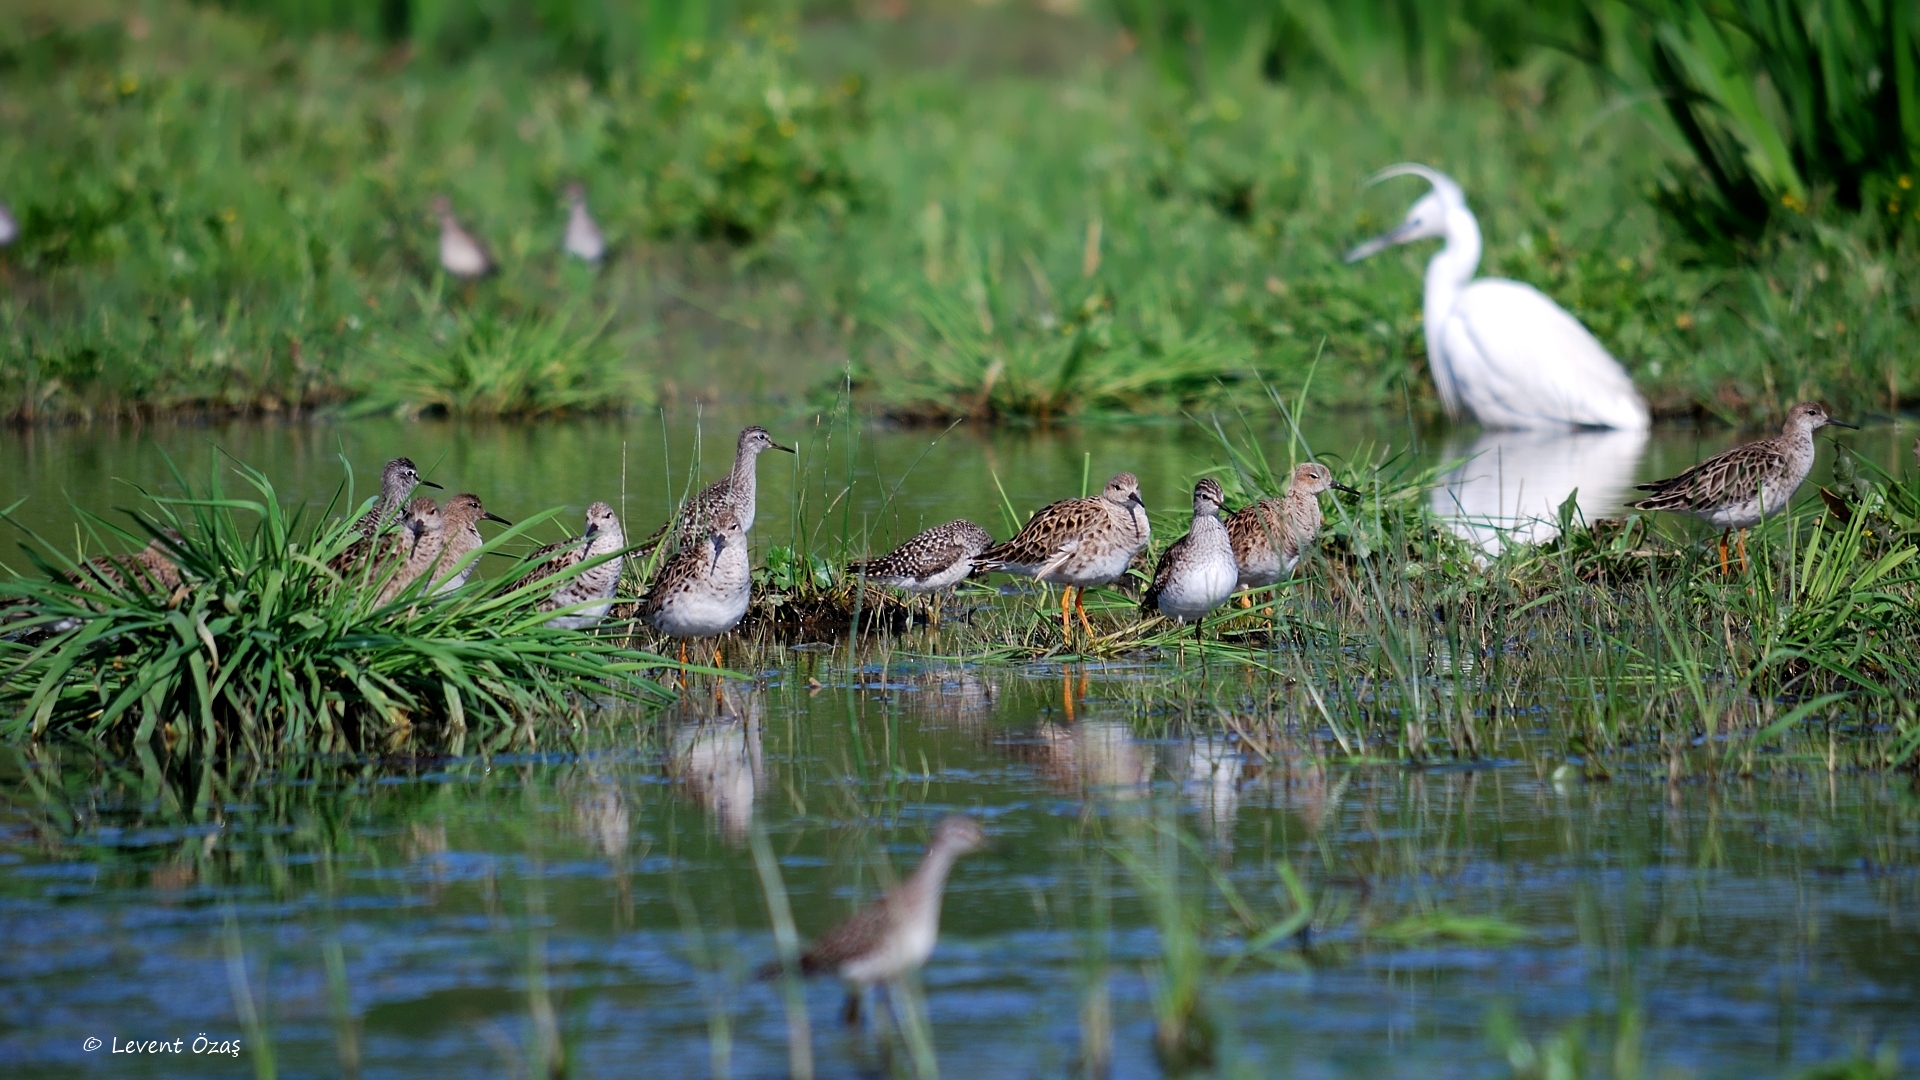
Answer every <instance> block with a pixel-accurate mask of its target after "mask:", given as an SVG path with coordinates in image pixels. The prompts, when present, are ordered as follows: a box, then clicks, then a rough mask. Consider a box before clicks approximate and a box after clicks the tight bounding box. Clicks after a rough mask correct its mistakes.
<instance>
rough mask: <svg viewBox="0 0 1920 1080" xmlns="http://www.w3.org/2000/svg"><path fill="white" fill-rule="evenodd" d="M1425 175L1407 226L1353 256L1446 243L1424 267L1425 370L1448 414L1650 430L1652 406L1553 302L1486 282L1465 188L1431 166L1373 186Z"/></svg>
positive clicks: (1397, 168)
mask: <svg viewBox="0 0 1920 1080" xmlns="http://www.w3.org/2000/svg"><path fill="white" fill-rule="evenodd" d="M1409 175H1411V176H1420V177H1424V178H1425V179H1426V180H1427V182H1428V183H1430V184H1432V185H1433V190H1432V191H1429V192H1428V193H1427V194H1425V195H1422V196H1421V197H1420V199H1419V201H1417V202H1415V203H1414V204H1413V208H1412V209H1410V210H1408V211H1407V216H1406V219H1405V220H1404V221H1402V222H1401V223H1400V225H1399V226H1398V227H1397V228H1395V229H1393V230H1391V231H1390V232H1387V233H1384V234H1382V235H1380V236H1377V237H1374V238H1373V239H1372V240H1369V241H1367V242H1366V243H1364V244H1361V245H1360V246H1359V247H1356V248H1354V249H1353V250H1352V251H1350V252H1348V253H1347V261H1348V262H1350V263H1351V262H1358V261H1359V260H1361V259H1364V258H1366V257H1367V256H1369V255H1372V254H1374V253H1375V252H1377V251H1382V250H1385V249H1386V248H1389V247H1392V246H1394V245H1396V244H1407V243H1412V242H1413V241H1416V240H1434V239H1443V240H1445V241H1446V244H1445V245H1444V246H1443V247H1441V249H1440V251H1439V253H1438V254H1436V255H1435V256H1434V257H1433V260H1432V261H1431V262H1429V263H1428V264H1427V286H1426V301H1425V304H1424V306H1423V311H1424V315H1425V321H1426V332H1427V364H1428V367H1429V368H1430V369H1431V370H1432V371H1433V383H1434V388H1435V389H1436V390H1438V391H1439V392H1440V402H1441V404H1442V405H1444V406H1445V407H1446V410H1447V415H1448V416H1450V417H1453V418H1455V419H1459V418H1460V416H1461V415H1462V414H1463V413H1464V414H1469V415H1471V416H1472V417H1473V418H1474V419H1475V420H1478V421H1479V422H1480V423H1481V424H1482V425H1483V426H1485V427H1489V428H1519V429H1535V428H1619V429H1626V430H1641V429H1644V428H1646V427H1647V424H1648V416H1647V403H1646V402H1645V401H1644V400H1642V398H1641V397H1640V395H1639V393H1637V392H1636V391H1635V390H1634V388H1633V380H1632V379H1630V378H1628V376H1627V373H1626V370H1625V369H1624V368H1622V367H1621V366H1620V362H1619V361H1617V360H1615V359H1614V358H1613V357H1612V355H1610V354H1609V353H1608V352H1607V350H1606V348H1605V347H1604V346H1602V345H1601V344H1600V342H1599V341H1597V340H1595V339H1594V336H1593V335H1592V334H1591V333H1589V332H1588V331H1587V328H1586V327H1584V326H1582V325H1580V321H1579V320H1578V319H1575V318H1574V317H1573V316H1572V315H1569V314H1567V312H1566V310H1565V309H1564V308H1562V307H1561V306H1560V305H1558V304H1556V303H1554V302H1553V301H1552V300H1550V299H1548V298H1547V296H1546V294H1544V293H1542V292H1541V291H1540V290H1538V289H1536V288H1534V287H1533V286H1531V285H1527V284H1525V283H1523V282H1518V281H1507V280H1504V279H1501V278H1481V279H1479V280H1478V281H1475V280H1474V278H1473V272H1474V270H1475V269H1477V268H1478V267H1479V265H1480V223H1479V222H1478V221H1477V220H1475V219H1474V216H1473V211H1471V210H1469V209H1467V198H1466V195H1465V193H1463V192H1462V191H1461V190H1460V185H1459V184H1456V183H1454V182H1453V181H1452V180H1451V179H1449V178H1448V177H1447V176H1445V175H1443V174H1441V173H1439V172H1437V171H1435V170H1433V169H1430V168H1428V167H1426V166H1425V165H1414V164H1404V165H1394V166H1390V167H1388V168H1386V169H1382V170H1381V171H1380V172H1378V173H1375V174H1374V176H1373V179H1372V180H1371V181H1369V183H1377V182H1379V181H1381V180H1385V179H1388V178H1389V177H1394V176H1409Z"/></svg>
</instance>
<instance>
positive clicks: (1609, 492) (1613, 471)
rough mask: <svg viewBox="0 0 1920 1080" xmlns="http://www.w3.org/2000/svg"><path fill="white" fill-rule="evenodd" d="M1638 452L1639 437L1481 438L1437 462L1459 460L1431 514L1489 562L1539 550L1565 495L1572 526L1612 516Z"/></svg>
mask: <svg viewBox="0 0 1920 1080" xmlns="http://www.w3.org/2000/svg"><path fill="white" fill-rule="evenodd" d="M1646 448H1647V433H1646V432H1645V431H1644V430H1625V431H1486V432H1482V433H1481V434H1480V437H1479V438H1477V439H1475V440H1474V441H1473V442H1472V444H1470V445H1467V446H1459V445H1457V444H1456V445H1453V446H1449V447H1448V448H1447V450H1446V452H1445V454H1444V455H1443V456H1444V457H1445V458H1447V459H1454V458H1464V459H1465V460H1464V461H1462V463H1461V464H1460V466H1459V467H1458V468H1455V469H1454V470H1453V471H1451V472H1449V473H1447V474H1446V475H1445V476H1444V477H1442V478H1441V481H1440V486H1438V487H1436V488H1434V490H1433V502H1432V507H1433V512H1434V514H1435V515H1437V516H1439V517H1440V518H1441V519H1443V520H1444V521H1446V522H1447V525H1448V527H1449V528H1451V529H1452V530H1453V531H1454V533H1455V534H1457V535H1458V536H1460V537H1461V538H1462V539H1464V540H1466V541H1468V542H1469V543H1471V544H1473V545H1474V546H1476V547H1478V548H1479V549H1480V550H1482V551H1484V552H1486V553H1487V554H1489V555H1498V554H1499V553H1500V552H1501V550H1502V549H1504V548H1505V547H1506V545H1508V544H1540V543H1545V542H1546V541H1548V540H1551V539H1553V538H1554V537H1555V536H1558V535H1559V533H1560V506H1561V504H1563V503H1565V502H1566V501H1567V497H1568V496H1569V495H1573V496H1575V505H1576V506H1577V507H1579V514H1578V516H1577V518H1576V520H1583V521H1592V520H1594V519H1595V518H1597V517H1601V516H1604V515H1607V514H1612V513H1615V512H1617V511H1618V510H1619V509H1620V506H1621V504H1622V503H1623V502H1624V501H1625V496H1626V493H1627V489H1628V487H1629V486H1630V485H1631V484H1632V483H1633V480H1634V475H1635V472H1636V471H1637V470H1638V469H1639V467H1640V458H1641V455H1642V454H1644V453H1645V452H1646Z"/></svg>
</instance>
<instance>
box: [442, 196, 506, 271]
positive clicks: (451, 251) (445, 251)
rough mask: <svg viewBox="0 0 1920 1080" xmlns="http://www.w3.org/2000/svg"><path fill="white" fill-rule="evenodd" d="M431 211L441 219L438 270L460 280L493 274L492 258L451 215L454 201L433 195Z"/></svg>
mask: <svg viewBox="0 0 1920 1080" xmlns="http://www.w3.org/2000/svg"><path fill="white" fill-rule="evenodd" d="M433 212H434V213H435V214H437V215H439V218H440V268H441V269H442V270H445V271H446V272H447V273H449V274H452V275H453V276H454V277H457V278H459V279H460V280H462V281H477V280H479V279H480V278H483V277H486V276H487V275H488V274H491V273H493V256H492V255H490V254H488V252H487V246H486V245H485V244H483V243H481V242H480V238H479V237H477V236H475V235H473V234H472V233H470V232H468V231H467V230H466V229H465V228H464V227H463V226H462V225H461V224H460V221H459V219H458V218H455V217H454V216H453V200H452V199H449V198H447V197H446V196H445V195H435V196H434V197H433Z"/></svg>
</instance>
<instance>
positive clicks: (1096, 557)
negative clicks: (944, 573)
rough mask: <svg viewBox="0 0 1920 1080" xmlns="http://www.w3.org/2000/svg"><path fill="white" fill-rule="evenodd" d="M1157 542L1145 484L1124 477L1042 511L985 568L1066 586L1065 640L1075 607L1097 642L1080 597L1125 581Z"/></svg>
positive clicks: (991, 553) (983, 558) (994, 551)
mask: <svg viewBox="0 0 1920 1080" xmlns="http://www.w3.org/2000/svg"><path fill="white" fill-rule="evenodd" d="M1152 538H1153V530H1152V528H1151V527H1150V526H1149V525H1148V524H1147V508H1146V506H1145V505H1144V504H1142V503H1141V501H1140V481H1139V480H1137V479H1135V477H1134V475H1133V474H1132V473H1120V474H1119V475H1117V476H1115V477H1114V478H1113V479H1111V480H1109V481H1107V487H1106V490H1105V491H1103V492H1102V493H1101V494H1099V495H1096V496H1093V497H1091V498H1084V499H1062V500H1061V501H1059V502H1057V503H1053V504H1051V505H1048V506H1045V507H1042V508H1041V509H1040V510H1039V511H1037V512H1036V513H1035V514H1034V515H1033V517H1032V518H1030V519H1028V521H1027V524H1026V527H1025V528H1023V529H1021V530H1020V533H1019V535H1017V536H1015V537H1014V538H1013V539H1011V540H1009V541H1007V542H1006V543H1004V544H1000V545H997V546H995V547H991V548H988V549H987V550H986V551H985V552H983V553H982V554H981V555H980V559H979V565H980V566H982V567H984V568H985V569H989V570H998V571H1000V572H1002V573H1007V574H1015V575H1019V576H1021V577H1031V578H1036V579H1038V580H1040V581H1045V582H1050V583H1052V584H1055V585H1064V586H1066V590H1065V591H1064V592H1062V593H1061V595H1060V632H1061V634H1062V635H1070V634H1071V624H1070V623H1069V622H1068V616H1067V613H1068V608H1069V604H1071V606H1072V609H1073V610H1074V611H1076V612H1078V614H1079V616H1080V625H1081V627H1082V628H1083V629H1085V630H1086V632H1087V636H1088V637H1092V636H1093V626H1092V624H1090V623H1089V622H1088V621H1087V612H1086V608H1085V606H1084V605H1083V604H1082V602H1081V599H1080V594H1081V593H1083V592H1085V591H1086V590H1087V589H1090V588H1096V587H1098V586H1101V585H1109V584H1112V583H1113V582H1115V581H1118V580H1120V578H1121V577H1123V576H1125V574H1126V572H1127V567H1128V566H1129V565H1131V564H1132V562H1133V557H1134V556H1135V555H1137V554H1139V552H1140V549H1141V548H1144V547H1146V546H1147V542H1148V541H1149V540H1151V539H1152Z"/></svg>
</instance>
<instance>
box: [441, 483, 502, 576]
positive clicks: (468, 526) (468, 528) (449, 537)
mask: <svg viewBox="0 0 1920 1080" xmlns="http://www.w3.org/2000/svg"><path fill="white" fill-rule="evenodd" d="M440 516H441V517H442V518H444V519H446V527H445V533H446V540H445V542H444V543H443V545H442V547H441V552H440V563H439V565H438V566H436V567H435V568H434V573H435V575H442V574H444V575H446V576H445V577H444V578H443V579H442V580H441V581H440V584H439V585H438V586H436V587H435V590H434V591H435V592H443V593H444V592H452V591H453V590H455V589H457V588H459V587H460V586H462V585H465V584H466V583H467V581H468V580H469V579H470V578H472V577H473V568H474V565H475V562H477V561H478V560H475V562H469V563H467V564H466V565H465V566H461V565H460V560H462V559H465V558H466V557H467V556H468V555H469V554H471V553H472V552H474V551H476V550H478V549H479V547H480V545H481V544H484V543H486V539H485V538H484V537H482V536H481V535H480V523H481V522H482V521H497V522H499V523H500V524H502V525H509V526H510V525H512V524H513V522H511V521H508V520H507V519H506V518H503V517H501V516H500V515H498V514H495V513H490V512H489V511H488V510H487V508H486V507H484V506H482V505H480V496H478V495H474V494H472V493H469V492H462V493H461V494H459V495H455V496H454V497H453V498H451V499H448V500H447V505H445V506H443V507H441V508H440Z"/></svg>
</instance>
